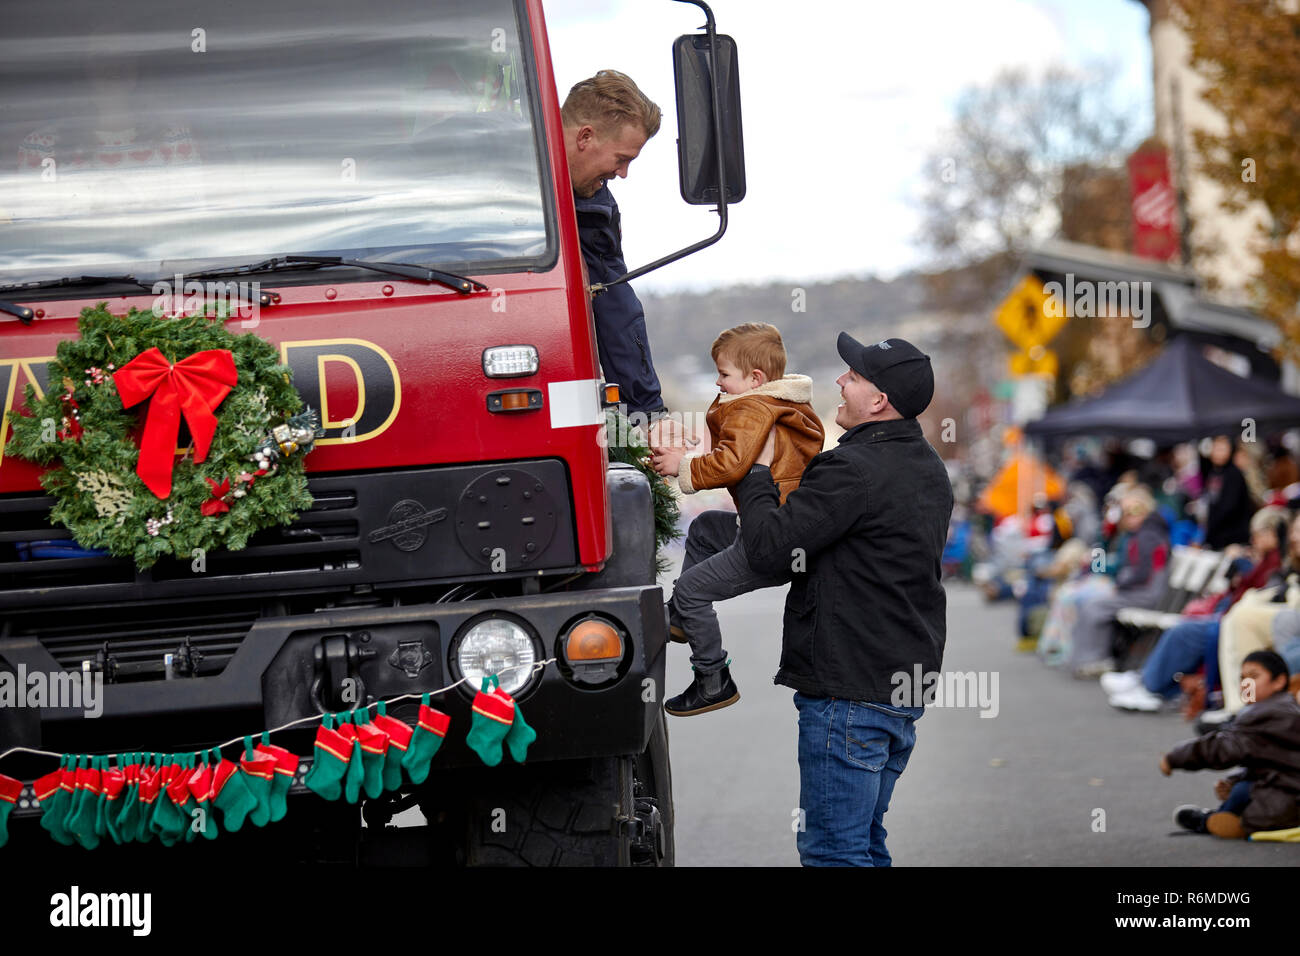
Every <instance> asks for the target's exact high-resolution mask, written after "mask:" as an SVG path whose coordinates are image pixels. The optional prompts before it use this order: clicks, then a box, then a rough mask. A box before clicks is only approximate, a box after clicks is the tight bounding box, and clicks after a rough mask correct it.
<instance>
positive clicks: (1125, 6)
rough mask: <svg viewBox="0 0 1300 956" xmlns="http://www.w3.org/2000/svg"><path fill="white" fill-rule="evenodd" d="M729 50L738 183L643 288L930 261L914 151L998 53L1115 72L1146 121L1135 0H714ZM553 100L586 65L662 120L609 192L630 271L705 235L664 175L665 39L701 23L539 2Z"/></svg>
mask: <svg viewBox="0 0 1300 956" xmlns="http://www.w3.org/2000/svg"><path fill="white" fill-rule="evenodd" d="M710 5H711V7H712V9H713V12H714V16H715V18H716V20H717V24H718V30H719V32H721V33H727V34H730V35H731V36H732V37H734V38H735V40H736V44H737V47H738V50H739V56H738V60H739V64H740V83H741V104H742V114H743V125H744V139H745V165H746V174H747V180H748V186H747V189H748V191H747V194H746V197H745V199H744V201H743V202H742V203H741V204H739V205H737V206H735V207H733V209H732V211H731V224H730V227H729V228H728V231H727V235H726V236H725V237H724V238H723V239H722V240H721V241H720V242H719V243H718V244H717V245H715V246H713V247H712V248H710V249H707V250H705V251H703V252H700V253H697V254H695V255H694V256H690V257H688V258H686V259H684V260H682V261H680V262H677V263H674V264H672V265H670V266H666V267H665V268H663V269H661V270H659V271H657V272H654V273H651V274H650V275H648V276H646V277H645V278H643V279H641V280H639V281H638V282H637V284H636V285H637V287H638V288H640V289H643V290H646V291H651V290H672V289H684V288H695V289H698V288H708V287H710V286H714V285H720V284H728V283H731V282H764V281H768V280H770V279H781V280H791V281H792V284H796V283H797V281H799V280H805V281H807V280H812V279H824V278H830V277H835V276H843V275H858V276H866V275H873V274H874V275H880V276H883V277H890V276H893V275H896V274H898V273H899V272H901V271H905V270H907V269H909V268H912V267H916V266H922V265H925V264H926V257H925V253H924V251H923V250H922V249H921V248H919V247H918V246H917V244H916V243H915V235H916V232H917V228H918V221H919V215H918V212H917V200H918V197H919V196H920V195H921V193H922V192H923V190H924V186H925V183H926V177H929V176H937V175H938V171H937V170H929V169H927V168H926V164H925V162H924V159H925V157H926V154H927V152H928V151H929V149H930V148H931V146H932V145H933V144H934V143H935V142H936V141H937V140H938V138H939V136H940V134H941V131H942V129H943V128H944V126H945V125H946V124H947V123H948V122H949V121H950V119H951V116H952V107H953V104H954V102H955V99H956V97H957V94H958V93H959V92H960V91H961V90H962V89H963V87H966V86H968V85H970V84H974V83H980V82H983V81H987V80H988V79H990V78H991V77H992V76H994V75H995V74H996V73H997V72H998V71H999V70H1001V69H1003V68H1006V67H1010V66H1026V67H1029V68H1031V69H1042V68H1045V67H1047V66H1050V65H1052V64H1062V65H1066V66H1070V67H1075V68H1078V69H1080V70H1105V71H1107V72H1110V73H1113V74H1115V80H1116V89H1117V92H1118V93H1119V94H1120V95H1121V96H1122V97H1123V98H1124V99H1125V101H1126V102H1127V103H1130V104H1132V110H1133V113H1134V115H1135V116H1136V117H1137V118H1138V120H1139V123H1140V124H1141V126H1140V128H1142V129H1149V128H1150V123H1151V120H1150V112H1151V108H1150V99H1151V54H1150V44H1149V40H1148V36H1147V13H1146V9H1145V8H1144V7H1143V6H1142V4H1141V3H1138V2H1136V0H976V2H971V0H909V2H906V3H886V2H883V0H856V2H844V0H794V2H790V0H781V2H778V0H713V2H712V3H711V4H710ZM544 6H545V10H546V16H547V24H548V28H549V32H550V38H551V55H552V58H553V60H554V64H555V72H556V85H557V87H558V88H559V91H560V98H561V100H562V99H563V98H564V94H565V93H566V92H567V91H568V89H569V87H570V86H572V85H573V84H574V83H575V82H577V81H578V80H580V79H583V78H584V77H587V76H590V75H591V74H592V73H594V72H596V70H598V69H601V68H605V67H611V68H614V69H620V70H622V71H624V72H625V73H628V74H629V75H631V76H632V78H633V79H635V80H636V81H637V83H638V85H640V86H641V88H642V89H643V90H644V91H645V92H646V93H647V95H649V96H650V98H651V99H653V100H654V101H655V102H656V103H658V104H659V106H660V107H661V108H662V109H663V111H664V122H663V127H662V129H661V130H660V133H659V135H658V136H656V137H655V138H654V139H652V140H651V141H650V142H649V143H648V144H647V145H646V147H645V149H644V150H643V151H642V153H641V156H640V158H638V159H637V160H636V161H635V162H633V163H632V166H631V170H630V173H629V176H628V178H627V179H626V180H616V181H615V182H614V183H613V184H612V186H611V189H612V190H613V191H614V195H615V197H616V198H617V199H618V203H619V207H620V209H621V210H622V213H623V233H624V252H625V253H626V256H627V260H628V264H629V266H630V267H635V266H637V265H641V264H642V263H644V262H647V261H649V260H651V259H654V258H658V257H659V256H660V255H663V254H664V253H666V252H669V251H671V250H673V249H676V248H679V247H680V246H684V245H686V244H688V243H689V242H693V241H694V240H696V239H699V238H702V237H704V236H705V235H708V234H711V233H712V232H713V230H714V229H716V227H717V215H716V214H715V213H714V212H713V211H712V209H713V207H711V206H687V205H686V204H685V203H684V202H683V201H682V199H681V195H680V193H679V190H678V181H677V147H676V136H677V134H676V130H677V119H676V111H675V107H674V95H673V71H672V55H671V46H672V42H673V40H674V39H675V38H676V37H677V36H678V35H680V34H683V33H692V32H695V30H696V29H697V28H698V27H699V26H700V25H701V24H702V23H703V20H704V18H703V15H702V13H701V12H700V10H699V9H698V8H697V7H695V6H693V5H691V4H687V3H680V2H675V0H544Z"/></svg>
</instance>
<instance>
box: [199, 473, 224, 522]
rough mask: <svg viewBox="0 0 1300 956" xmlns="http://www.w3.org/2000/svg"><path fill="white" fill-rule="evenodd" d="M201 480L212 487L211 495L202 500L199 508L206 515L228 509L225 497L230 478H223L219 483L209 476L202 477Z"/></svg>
mask: <svg viewBox="0 0 1300 956" xmlns="http://www.w3.org/2000/svg"><path fill="white" fill-rule="evenodd" d="M203 480H204V481H206V482H207V483H208V484H209V485H210V486H211V487H212V497H211V498H209V499H208V500H207V501H205V502H203V505H202V506H201V507H200V508H199V510H200V511H201V512H203V513H204V514H205V515H208V516H211V515H215V514H220V513H221V512H223V511H229V510H230V505H228V504H226V502H225V497H226V495H228V494H229V493H230V479H229V478H223V479H222V480H221V484H217V483H216V482H215V481H213V480H212V479H211V478H204V479H203Z"/></svg>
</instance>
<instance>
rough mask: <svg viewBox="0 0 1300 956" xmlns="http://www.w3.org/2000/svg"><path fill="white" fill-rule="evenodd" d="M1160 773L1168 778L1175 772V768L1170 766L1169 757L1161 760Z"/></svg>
mask: <svg viewBox="0 0 1300 956" xmlns="http://www.w3.org/2000/svg"><path fill="white" fill-rule="evenodd" d="M1160 772H1161V773H1163V774H1164V775H1165V776H1166V777H1167V776H1169V775H1170V774H1171V773H1173V772H1174V768H1173V767H1171V766H1169V758H1168V757H1167V756H1165V757H1161V758H1160Z"/></svg>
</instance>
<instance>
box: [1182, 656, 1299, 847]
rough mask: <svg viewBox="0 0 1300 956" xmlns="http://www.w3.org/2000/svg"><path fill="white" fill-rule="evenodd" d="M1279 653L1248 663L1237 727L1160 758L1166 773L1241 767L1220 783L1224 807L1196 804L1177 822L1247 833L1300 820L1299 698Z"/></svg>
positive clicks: (1228, 834)
mask: <svg viewBox="0 0 1300 956" xmlns="http://www.w3.org/2000/svg"><path fill="white" fill-rule="evenodd" d="M1290 677H1291V675H1290V672H1289V670H1288V669H1287V666H1286V661H1284V660H1282V657H1281V655H1279V654H1278V653H1277V652H1276V651H1255V652H1253V653H1251V654H1249V655H1247V656H1246V659H1245V661H1244V662H1243V663H1242V665H1241V685H1242V697H1243V699H1245V700H1248V701H1253V702H1252V703H1248V704H1247V705H1246V706H1245V707H1244V708H1243V709H1242V711H1241V713H1240V714H1239V715H1238V716H1237V719H1236V720H1235V721H1233V723H1232V724H1231V725H1229V726H1228V727H1226V728H1224V729H1222V730H1216V731H1212V732H1211V733H1208V734H1206V735H1205V736H1203V737H1197V738H1196V739H1194V740H1189V741H1186V742H1185V743H1182V744H1179V745H1178V746H1177V747H1175V748H1174V749H1173V750H1171V751H1170V752H1169V753H1167V754H1166V755H1165V756H1163V757H1161V758H1160V772H1161V773H1163V774H1164V775H1165V776H1169V774H1170V773H1172V772H1173V770H1174V769H1180V770H1201V769H1207V768H1208V769H1215V770H1226V769H1228V768H1229V767H1241V768H1243V769H1242V770H1241V771H1240V772H1238V773H1235V774H1232V775H1230V776H1228V777H1227V778H1225V779H1223V780H1220V781H1219V782H1218V783H1217V784H1215V788H1214V792H1215V795H1216V796H1217V797H1218V798H1219V799H1220V800H1222V801H1223V803H1222V804H1220V805H1219V808H1218V809H1217V810H1213V811H1212V810H1207V809H1204V808H1202V807H1196V806H1192V805H1187V806H1182V807H1179V808H1178V809H1177V810H1175V811H1174V822H1175V823H1177V824H1178V825H1179V826H1181V827H1185V828H1187V829H1188V830H1193V831H1195V832H1197V833H1212V834H1214V835H1215V836H1218V837H1225V838H1229V839H1241V838H1243V837H1245V836H1247V835H1248V834H1250V833H1253V832H1255V831H1256V830H1281V829H1285V828H1287V827H1294V826H1296V825H1300V802H1298V801H1300V703H1297V702H1296V699H1295V698H1294V697H1292V696H1291V694H1290V693H1289V692H1288V684H1289V682H1290Z"/></svg>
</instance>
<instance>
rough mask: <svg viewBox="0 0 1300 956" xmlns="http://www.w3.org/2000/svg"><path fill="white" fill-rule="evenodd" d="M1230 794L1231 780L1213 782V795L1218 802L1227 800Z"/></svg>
mask: <svg viewBox="0 0 1300 956" xmlns="http://www.w3.org/2000/svg"><path fill="white" fill-rule="evenodd" d="M1230 793H1232V781H1231V780H1216V781H1215V782H1214V795H1215V796H1216V797H1218V798H1219V799H1220V800H1227V799H1228V794H1230Z"/></svg>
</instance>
